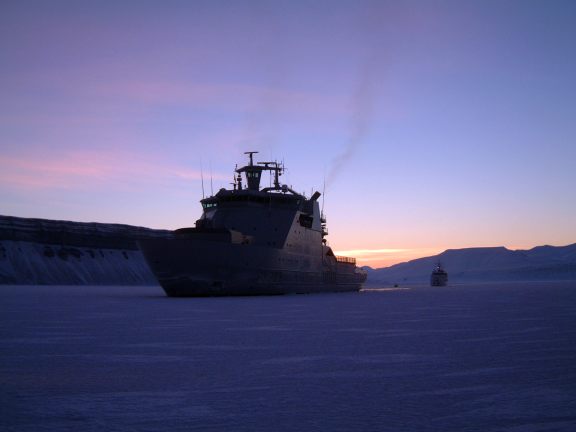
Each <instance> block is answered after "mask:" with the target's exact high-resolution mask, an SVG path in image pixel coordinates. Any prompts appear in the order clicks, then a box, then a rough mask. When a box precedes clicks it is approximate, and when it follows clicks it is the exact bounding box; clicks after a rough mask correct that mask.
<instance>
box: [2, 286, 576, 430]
mask: <svg viewBox="0 0 576 432" xmlns="http://www.w3.org/2000/svg"><path fill="white" fill-rule="evenodd" d="M574 365H576V283H574V282H572V283H558V282H546V283H530V284H518V283H517V284H508V285H496V284H486V285H483V286H480V285H476V286H475V285H471V286H466V287H459V288H452V287H446V288H442V289H430V288H417V289H399V290H373V291H364V292H360V293H346V294H321V295H320V294H319V295H293V296H275V297H228V298H202V299H193V298H188V299H182V298H180V299H173V298H168V297H165V296H164V294H163V293H162V290H161V288H160V287H134V286H132V287H112V286H106V287H103V286H100V287H92V286H90V287H88V286H76V287H61V286H51V287H45V286H44V287H43V286H3V287H0V385H1V388H2V391H1V392H0V430H2V431H3V432H38V431H58V432H60V431H82V432H101V431H134V432H136V431H137V432H144V431H150V432H153V431H154V432H156V431H170V432H190V431H235V432H244V431H246V432H254V431H275V432H292V431H294V432H302V431H315V432H350V431H374V432H378V431H380V432H388V431H390V432H401V431H416V432H439V431H442V432H462V431H478V432H480V431H481V432H537V431H539V432H545V431H546V432H551V431H555V432H574V431H576V374H575V373H574V372H575V366H574Z"/></svg>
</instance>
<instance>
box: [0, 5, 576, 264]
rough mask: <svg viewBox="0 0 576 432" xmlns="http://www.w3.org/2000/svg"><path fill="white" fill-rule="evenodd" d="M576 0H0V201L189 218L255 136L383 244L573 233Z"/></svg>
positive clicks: (149, 218) (350, 237)
mask: <svg viewBox="0 0 576 432" xmlns="http://www.w3.org/2000/svg"><path fill="white" fill-rule="evenodd" d="M574 23H576V2H574V1H554V0H551V1H526V0H519V1H504V0H501V1H487V0H482V1H432V0H430V1H424V0H422V1H390V2H385V1H366V2H362V1H340V2H339V1H313V2H312V1H302V2H298V1H285V2H284V1H268V2H265V1H260V2H250V1H242V2H237V1H228V2H219V1H205V2H202V1H55V0H51V1H22V0H18V1H9V0H5V1H3V2H1V3H0V95H1V96H0V150H1V152H0V213H1V214H5V215H13V216H23V217H40V218H53V219H68V220H77V221H95V222H116V223H127V224H132V225H143V226H149V227H154V228H178V227H182V226H192V225H193V223H194V221H195V220H196V219H197V218H198V217H199V215H200V212H201V209H200V206H199V204H198V199H200V198H201V185H200V175H199V172H200V168H201V166H202V167H203V170H204V173H205V177H206V182H205V185H206V189H207V191H208V190H209V187H210V186H209V183H210V182H209V180H208V179H209V177H210V170H212V175H213V183H214V191H216V190H218V189H219V188H221V187H228V186H229V182H230V181H231V178H232V170H233V168H234V165H235V164H236V163H241V162H244V155H243V154H242V153H243V152H244V151H247V150H258V151H260V152H261V155H260V156H261V158H260V160H262V159H263V160H269V159H271V158H272V159H279V160H284V161H285V163H286V166H287V168H288V173H287V175H286V176H285V178H284V181H285V182H286V183H288V184H289V185H292V186H293V187H294V188H295V189H297V190H299V191H304V192H306V193H307V194H308V195H309V194H310V192H311V190H312V188H314V189H319V190H322V183H323V179H324V177H326V180H327V190H326V204H325V210H326V213H327V217H328V226H329V230H330V233H331V234H330V236H329V239H330V243H331V245H332V246H333V247H334V249H336V250H337V251H352V252H350V253H351V254H353V255H356V256H357V257H359V258H360V259H361V263H363V264H369V265H373V266H380V265H384V264H389V263H392V262H397V261H403V260H406V259H410V258H413V257H416V256H423V255H430V254H433V253H436V252H439V251H442V250H444V249H447V248H460V247H470V246H500V245H502V246H507V247H510V248H530V247H533V246H536V245H539V244H553V245H564V244H569V243H573V242H576V223H575V220H576V193H575V189H576V168H575V167H576V79H575V77H576V43H575V41H576V25H574Z"/></svg>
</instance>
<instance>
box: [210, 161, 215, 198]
mask: <svg viewBox="0 0 576 432" xmlns="http://www.w3.org/2000/svg"><path fill="white" fill-rule="evenodd" d="M210 195H211V196H214V187H213V186H212V161H210Z"/></svg>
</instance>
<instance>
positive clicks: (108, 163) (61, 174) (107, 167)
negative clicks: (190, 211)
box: [0, 150, 224, 189]
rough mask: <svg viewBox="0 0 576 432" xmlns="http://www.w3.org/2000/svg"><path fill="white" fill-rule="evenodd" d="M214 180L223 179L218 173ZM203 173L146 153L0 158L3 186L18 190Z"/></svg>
mask: <svg viewBox="0 0 576 432" xmlns="http://www.w3.org/2000/svg"><path fill="white" fill-rule="evenodd" d="M214 177H215V178H218V179H220V178H224V176H223V175H220V174H216V175H215V176H214ZM199 179H200V172H199V171H195V170H190V169H188V168H186V167H183V166H180V165H178V164H175V163H174V162H171V161H168V160H163V159H162V158H160V157H158V156H155V155H151V154H147V155H143V154H140V153H138V154H136V153H131V152H127V151H119V150H114V151H94V150H74V151H63V152H59V153H55V154H53V155H50V156H48V157H41V156H32V157H22V156H20V157H17V156H6V155H0V183H2V184H3V185H5V186H6V185H8V186H9V187H12V188H17V189H51V188H58V189H82V188H90V187H98V186H102V185H110V184H113V185H114V187H115V188H126V187H130V186H129V185H131V184H132V185H133V184H134V183H135V182H136V183H138V184H140V185H141V184H142V183H150V182H154V183H158V184H161V183H162V182H167V181H169V180H199Z"/></svg>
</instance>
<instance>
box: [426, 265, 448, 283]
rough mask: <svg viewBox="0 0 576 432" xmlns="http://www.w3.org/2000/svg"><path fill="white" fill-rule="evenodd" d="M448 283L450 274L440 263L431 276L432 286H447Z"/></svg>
mask: <svg viewBox="0 0 576 432" xmlns="http://www.w3.org/2000/svg"><path fill="white" fill-rule="evenodd" d="M447 283H448V273H446V270H444V268H442V265H441V264H440V263H438V264H437V265H436V267H435V268H434V270H433V271H432V274H431V275H430V285H431V286H446V284H447Z"/></svg>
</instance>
